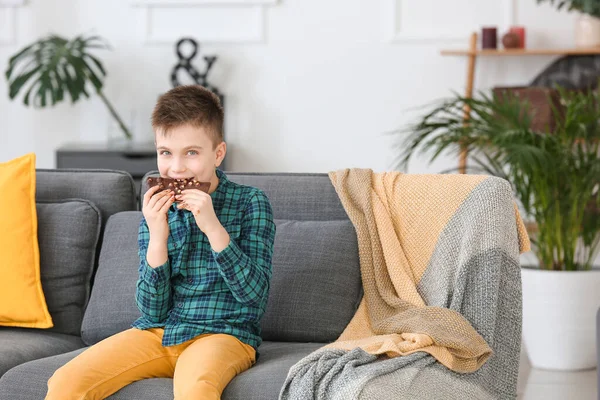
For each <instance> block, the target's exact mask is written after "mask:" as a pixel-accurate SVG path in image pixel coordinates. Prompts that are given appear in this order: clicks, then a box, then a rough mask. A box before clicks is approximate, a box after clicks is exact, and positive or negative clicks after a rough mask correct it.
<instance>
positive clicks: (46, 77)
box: [5, 35, 131, 138]
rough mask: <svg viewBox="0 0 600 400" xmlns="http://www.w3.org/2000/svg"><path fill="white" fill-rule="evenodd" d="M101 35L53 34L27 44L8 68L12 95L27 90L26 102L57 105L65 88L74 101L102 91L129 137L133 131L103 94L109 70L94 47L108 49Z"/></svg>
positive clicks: (108, 106) (61, 99)
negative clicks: (68, 38)
mask: <svg viewBox="0 0 600 400" xmlns="http://www.w3.org/2000/svg"><path fill="white" fill-rule="evenodd" d="M107 48H108V45H107V44H106V43H105V42H104V40H103V39H102V38H101V37H100V36H88V37H85V36H77V37H75V38H74V39H73V40H71V41H69V40H67V39H64V38H62V37H59V36H56V35H50V36H47V37H45V38H42V39H40V40H38V41H37V42H35V43H33V44H31V45H29V46H26V47H25V48H23V49H22V50H20V51H19V52H18V53H17V54H15V55H14V56H12V57H11V58H10V59H9V61H8V67H7V69H6V72H5V76H6V79H7V81H8V88H9V91H8V95H9V97H10V99H15V98H16V97H17V96H18V95H19V94H20V93H24V94H23V104H24V105H26V106H29V105H30V104H33V105H34V106H35V107H46V106H47V105H52V106H54V105H55V104H57V103H59V102H62V101H64V99H65V92H66V93H68V94H69V96H70V98H71V102H72V103H76V102H77V101H78V100H79V99H81V98H83V97H86V98H89V97H90V93H93V92H95V93H98V95H100V98H101V99H102V101H103V102H104V104H105V105H106V106H107V108H108V109H109V112H110V113H111V115H112V116H113V117H114V118H115V119H116V120H117V122H118V123H119V126H120V127H121V129H122V130H123V133H124V134H125V136H126V137H128V138H131V133H130V132H129V130H128V129H127V127H126V126H125V124H123V121H122V120H121V118H120V117H119V115H118V114H117V113H116V111H115V110H114V107H112V105H111V104H110V103H109V102H108V99H107V98H106V97H105V96H104V95H103V93H102V89H103V87H104V78H105V77H106V70H105V69H104V66H103V65H102V62H101V61H100V60H99V59H98V58H97V57H96V56H94V55H93V54H92V53H91V52H90V50H92V49H107Z"/></svg>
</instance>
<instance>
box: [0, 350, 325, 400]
mask: <svg viewBox="0 0 600 400" xmlns="http://www.w3.org/2000/svg"><path fill="white" fill-rule="evenodd" d="M321 346H322V344H319V343H274V342H263V344H262V345H261V346H260V348H259V351H260V354H261V356H260V358H259V359H258V361H257V362H256V364H255V365H254V366H253V367H252V368H250V369H249V370H247V371H245V372H243V373H241V374H240V375H238V376H236V377H235V378H234V379H233V380H232V381H231V382H230V383H229V385H228V386H227V387H226V388H225V391H224V392H223V395H222V396H221V399H222V400H276V399H277V398H278V397H279V392H280V391H281V388H282V386H283V383H284V382H285V378H286V377H287V373H288V371H289V369H290V367H291V366H292V365H294V364H295V363H297V362H298V361H299V360H300V359H301V358H303V357H304V356H306V355H308V354H310V353H311V352H313V351H314V350H317V349H318V348H319V347H321ZM82 351H83V350H77V351H72V352H70V353H67V354H61V355H57V356H54V357H49V358H45V359H43V360H36V361H32V362H28V363H25V364H23V365H19V366H18V367H16V368H13V369H12V370H10V371H9V372H7V373H6V374H5V375H4V376H3V377H2V378H0V399H5V398H6V399H11V400H38V399H42V398H44V395H45V394H46V388H47V386H46V382H47V381H48V379H49V378H50V377H51V376H52V374H53V373H54V371H56V370H57V369H58V368H60V367H61V366H63V365H64V364H65V363H67V362H68V361H70V360H71V359H73V358H74V357H75V356H77V355H78V354H80V353H81V352H82ZM150 398H151V399H154V400H162V399H173V380H172V379H169V378H153V379H144V380H141V381H138V382H134V383H132V384H130V385H128V386H126V387H124V388H123V389H121V390H119V391H118V392H116V393H115V394H113V395H112V396H109V397H107V400H142V399H150Z"/></svg>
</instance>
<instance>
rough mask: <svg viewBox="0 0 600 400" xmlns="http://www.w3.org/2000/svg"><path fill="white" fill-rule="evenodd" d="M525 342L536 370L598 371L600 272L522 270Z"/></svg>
mask: <svg viewBox="0 0 600 400" xmlns="http://www.w3.org/2000/svg"><path fill="white" fill-rule="evenodd" d="M521 278H522V282H523V341H524V342H525V347H526V349H527V355H528V356H529V361H530V362H531V365H532V366H533V367H534V368H541V369H551V370H562V371H575V370H584V369H592V368H595V367H596V365H597V359H596V313H597V311H598V309H599V308H600V296H598V288H600V270H591V271H548V270H542V269H539V268H526V267H524V268H522V269H521Z"/></svg>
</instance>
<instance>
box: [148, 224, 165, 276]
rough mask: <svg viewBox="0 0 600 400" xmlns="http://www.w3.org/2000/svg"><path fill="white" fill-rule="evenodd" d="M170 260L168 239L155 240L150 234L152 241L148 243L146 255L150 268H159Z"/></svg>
mask: <svg viewBox="0 0 600 400" xmlns="http://www.w3.org/2000/svg"><path fill="white" fill-rule="evenodd" d="M168 258H169V254H168V250H167V239H163V240H161V239H153V238H152V232H150V241H149V242H148V252H147V253H146V261H147V262H148V266H150V267H152V268H157V267H160V266H161V265H163V264H164V263H166V262H167V259H168Z"/></svg>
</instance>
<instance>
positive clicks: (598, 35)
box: [536, 0, 600, 47]
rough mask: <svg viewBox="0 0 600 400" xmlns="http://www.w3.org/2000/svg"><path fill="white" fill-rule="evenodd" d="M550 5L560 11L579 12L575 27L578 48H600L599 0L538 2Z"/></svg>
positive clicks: (540, 0) (544, 0)
mask: <svg viewBox="0 0 600 400" xmlns="http://www.w3.org/2000/svg"><path fill="white" fill-rule="evenodd" d="M536 1H537V2H538V4H539V3H550V4H551V5H553V6H556V7H557V9H558V10H561V9H566V10H567V11H578V12H579V13H580V15H579V17H578V18H577V22H576V25H575V44H576V45H577V47H596V46H600V2H598V1H597V0H536Z"/></svg>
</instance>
